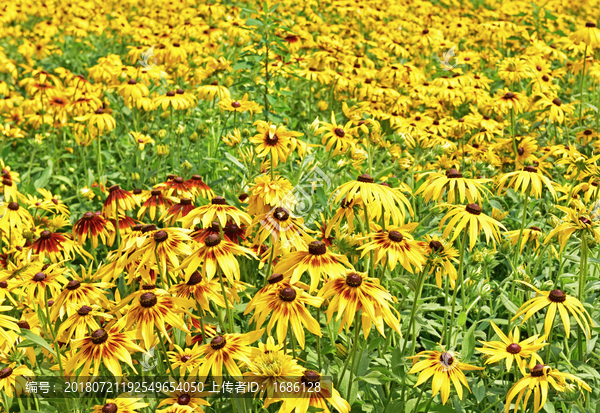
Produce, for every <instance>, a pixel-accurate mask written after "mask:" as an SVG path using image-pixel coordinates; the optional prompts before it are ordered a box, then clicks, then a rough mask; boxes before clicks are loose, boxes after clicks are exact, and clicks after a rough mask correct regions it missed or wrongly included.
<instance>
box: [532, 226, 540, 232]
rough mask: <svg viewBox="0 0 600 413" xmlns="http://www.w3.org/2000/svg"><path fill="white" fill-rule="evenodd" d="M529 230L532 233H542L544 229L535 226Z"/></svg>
mask: <svg viewBox="0 0 600 413" xmlns="http://www.w3.org/2000/svg"><path fill="white" fill-rule="evenodd" d="M529 229H530V230H532V231H537V232H542V229H541V228H540V227H536V226H535V225H532V226H530V227H529Z"/></svg>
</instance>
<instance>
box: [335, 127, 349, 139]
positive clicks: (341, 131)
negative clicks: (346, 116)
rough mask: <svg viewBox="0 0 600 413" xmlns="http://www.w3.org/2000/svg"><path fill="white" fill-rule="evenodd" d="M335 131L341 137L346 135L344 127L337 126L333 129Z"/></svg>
mask: <svg viewBox="0 0 600 413" xmlns="http://www.w3.org/2000/svg"><path fill="white" fill-rule="evenodd" d="M333 132H334V133H335V134H336V135H337V136H338V137H339V138H343V137H344V136H346V132H345V131H344V129H342V128H335V129H334V130H333Z"/></svg>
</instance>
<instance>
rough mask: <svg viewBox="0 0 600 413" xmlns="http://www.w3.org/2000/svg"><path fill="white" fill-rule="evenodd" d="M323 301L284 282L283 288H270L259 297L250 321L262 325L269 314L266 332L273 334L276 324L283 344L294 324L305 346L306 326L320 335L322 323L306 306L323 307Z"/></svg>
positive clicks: (300, 343) (278, 335)
mask: <svg viewBox="0 0 600 413" xmlns="http://www.w3.org/2000/svg"><path fill="white" fill-rule="evenodd" d="M322 302H323V298H321V297H314V296H311V295H310V294H307V293H306V292H304V291H303V290H302V289H300V288H297V287H294V286H293V285H288V286H285V285H282V286H281V287H280V288H276V289H275V288H272V289H269V290H267V291H266V292H264V293H263V294H261V295H260V297H257V300H256V302H255V314H254V316H253V317H252V319H251V320H250V321H251V322H252V320H256V326H257V327H258V328H260V327H261V326H262V325H263V324H264V322H265V321H266V319H267V317H268V316H269V315H270V316H271V319H270V320H269V324H268V325H267V334H270V333H271V330H272V329H273V327H274V326H275V324H276V323H277V339H278V340H279V344H283V343H284V342H285V339H286V337H287V333H288V327H289V326H291V327H292V331H293V333H294V336H295V337H296V339H297V340H298V344H299V345H300V347H301V348H304V343H305V336H304V327H306V328H307V329H308V331H310V332H311V333H312V334H314V335H316V336H319V337H320V336H321V327H320V326H319V322H318V321H317V320H315V319H314V318H313V317H312V316H311V315H310V312H309V311H308V310H307V309H306V305H312V306H313V307H320V306H321V303H322Z"/></svg>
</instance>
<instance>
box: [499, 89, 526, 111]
mask: <svg viewBox="0 0 600 413" xmlns="http://www.w3.org/2000/svg"><path fill="white" fill-rule="evenodd" d="M495 102H496V104H497V106H496V107H497V108H498V110H499V111H500V113H502V114H507V113H509V112H510V111H511V110H513V111H514V113H521V112H523V107H524V106H526V105H527V97H526V96H523V95H522V94H521V93H517V92H511V91H509V90H508V89H506V88H504V90H502V89H499V90H498V92H497V93H496V99H495Z"/></svg>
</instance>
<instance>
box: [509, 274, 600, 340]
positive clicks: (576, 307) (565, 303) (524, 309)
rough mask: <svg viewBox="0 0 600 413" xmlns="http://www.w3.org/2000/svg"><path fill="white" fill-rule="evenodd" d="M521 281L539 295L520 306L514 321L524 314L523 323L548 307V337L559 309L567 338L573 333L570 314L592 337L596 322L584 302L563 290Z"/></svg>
mask: <svg viewBox="0 0 600 413" xmlns="http://www.w3.org/2000/svg"><path fill="white" fill-rule="evenodd" d="M520 282H521V283H523V284H525V285H526V286H528V287H531V288H533V289H534V290H535V292H536V293H537V294H538V296H537V297H534V298H532V299H531V300H529V301H527V302H526V303H525V304H523V305H522V306H521V308H519V311H518V312H517V314H515V316H514V317H513V318H512V321H514V320H516V319H517V318H519V317H520V316H522V315H523V321H522V322H521V324H523V323H524V322H525V321H527V320H528V319H529V318H531V317H532V316H533V315H534V314H535V313H537V312H538V311H540V310H542V309H544V308H546V307H548V310H547V311H546V318H545V321H544V331H545V333H546V337H548V334H549V333H550V330H551V329H552V324H553V323H554V317H555V316H556V312H557V311H558V313H559V314H560V318H561V320H562V322H563V327H564V328H565V333H566V336H567V338H569V336H570V334H571V320H570V318H569V314H571V315H572V316H573V318H574V319H575V321H576V322H577V324H578V325H579V328H581V331H584V332H585V335H586V337H587V338H588V339H589V338H590V337H591V332H590V324H591V325H592V327H593V326H594V323H593V322H592V318H591V317H590V315H589V314H588V312H587V311H586V309H585V307H584V306H583V304H581V302H580V301H579V300H578V299H577V298H575V297H572V296H570V295H567V294H565V292H564V291H561V290H552V291H541V290H538V289H537V288H535V287H534V286H533V285H531V284H529V283H526V282H524V281H520Z"/></svg>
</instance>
